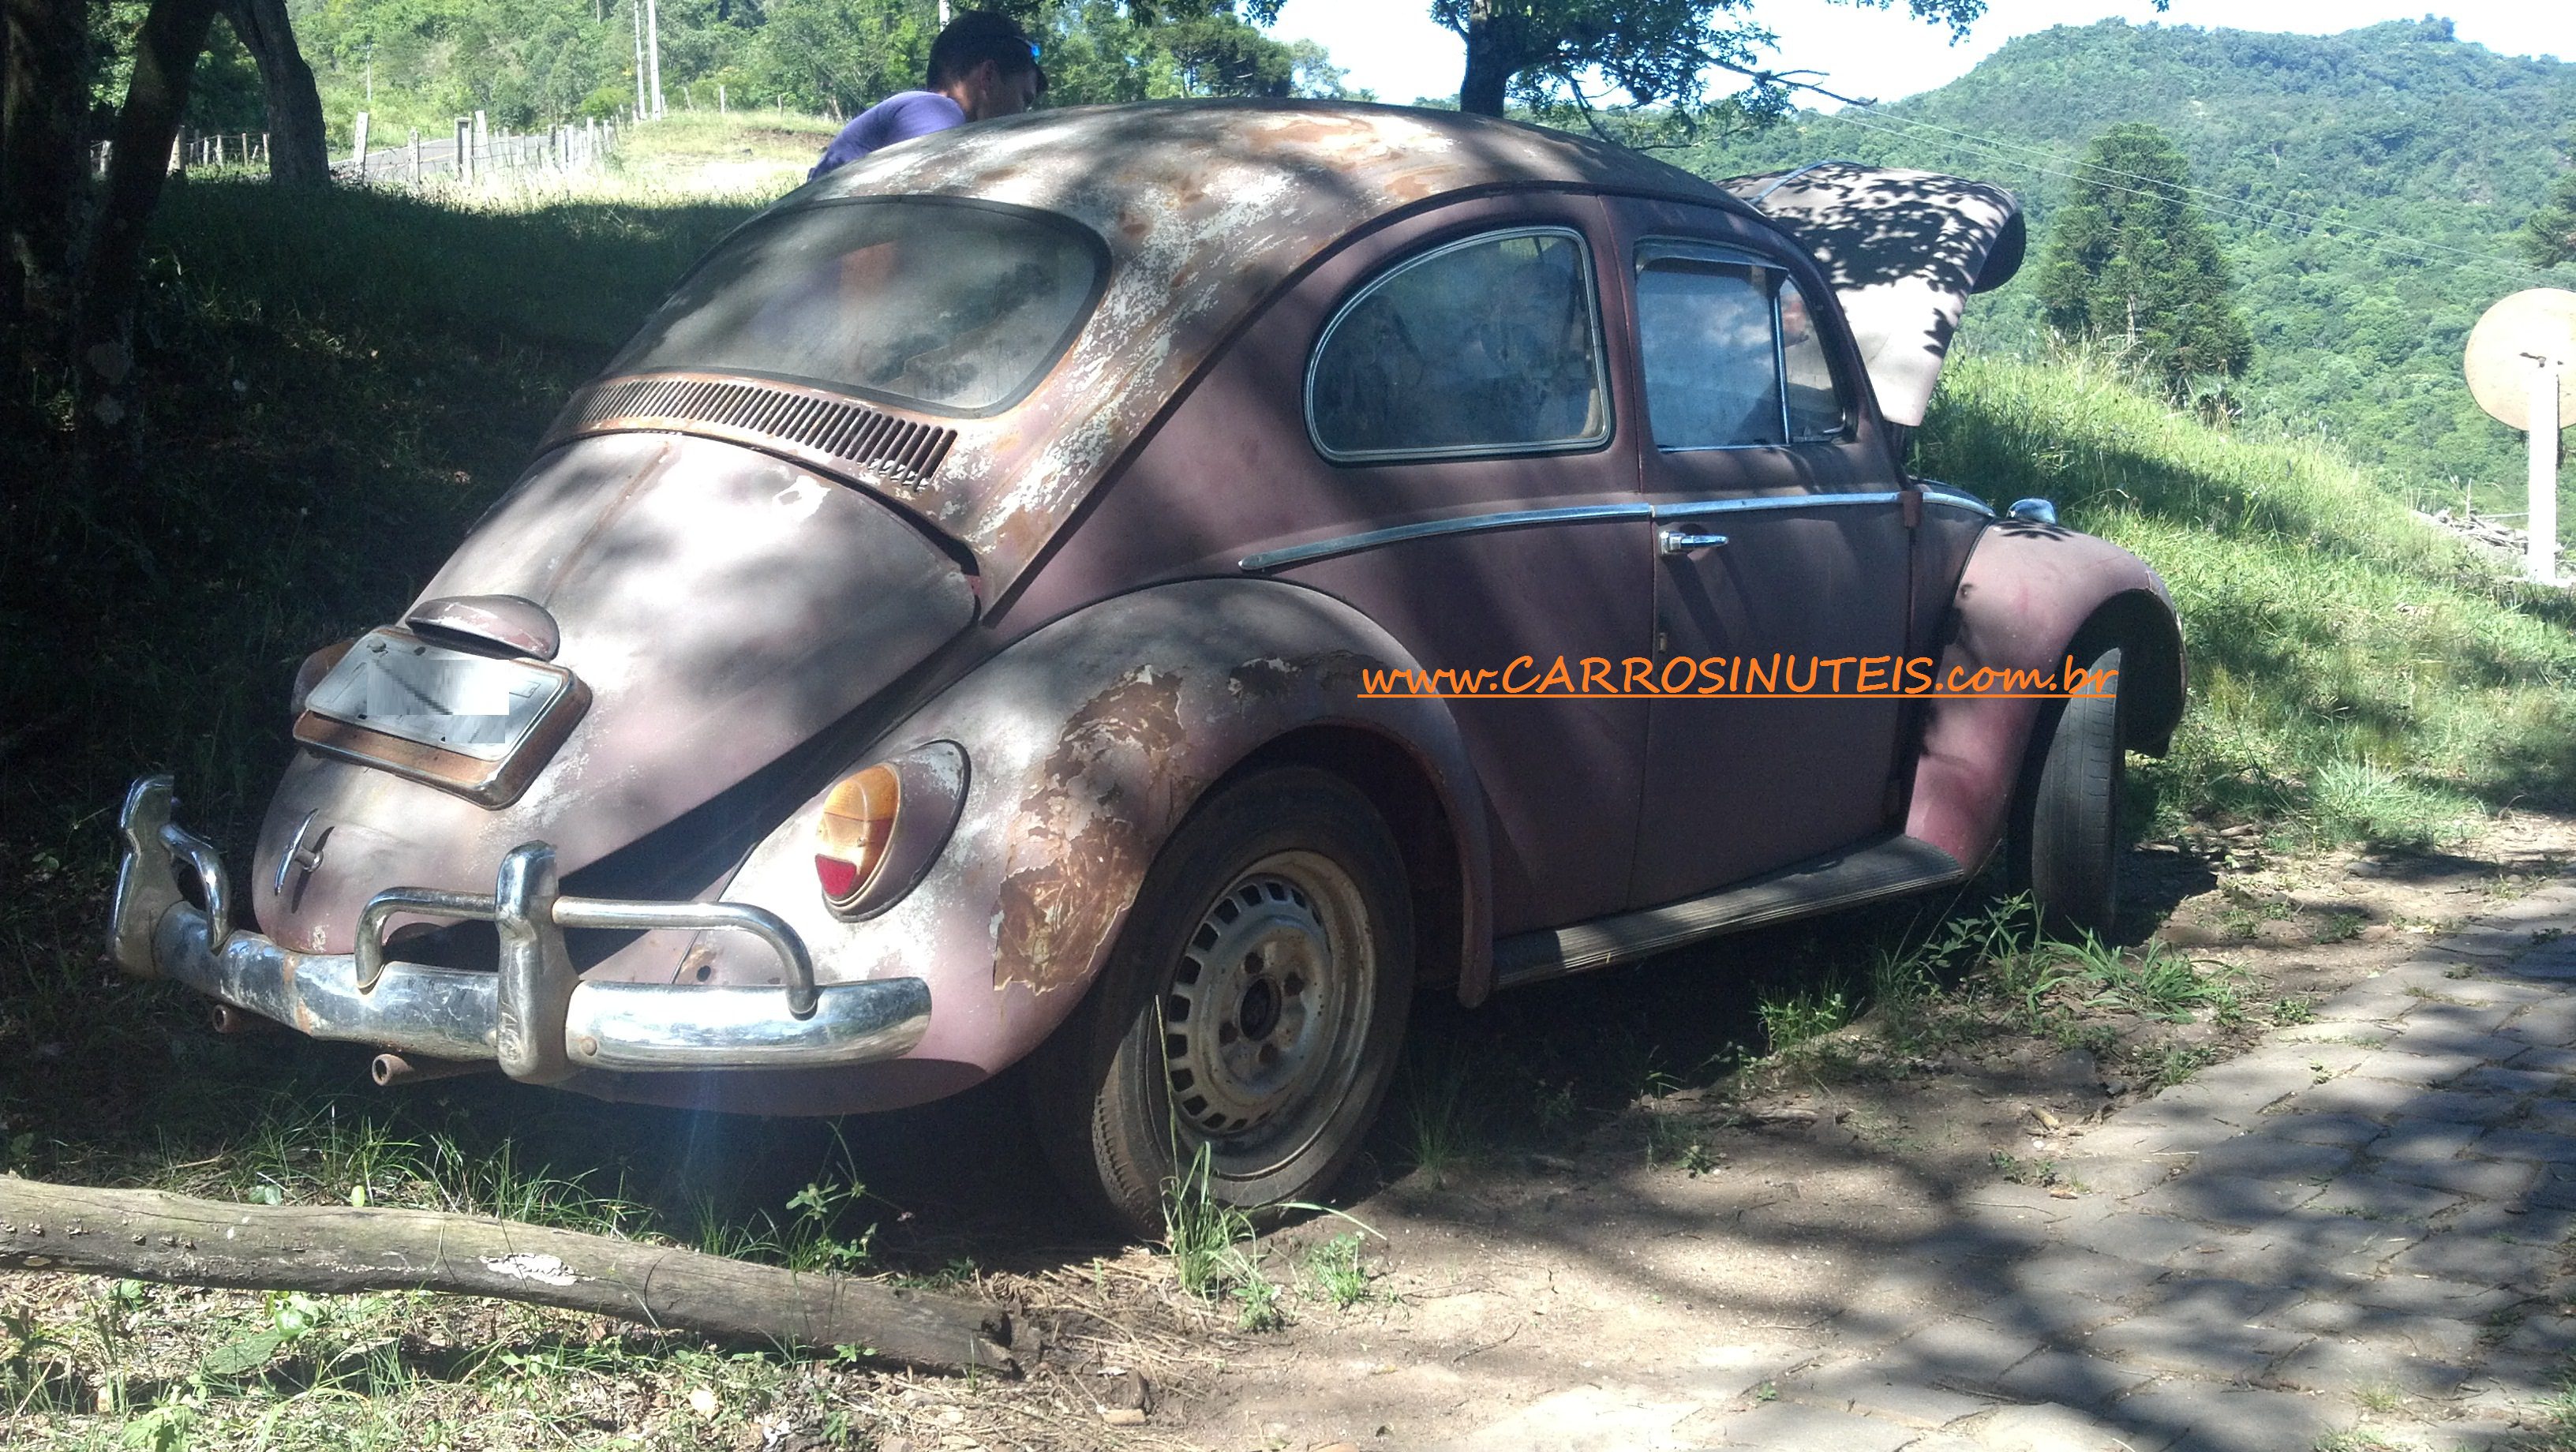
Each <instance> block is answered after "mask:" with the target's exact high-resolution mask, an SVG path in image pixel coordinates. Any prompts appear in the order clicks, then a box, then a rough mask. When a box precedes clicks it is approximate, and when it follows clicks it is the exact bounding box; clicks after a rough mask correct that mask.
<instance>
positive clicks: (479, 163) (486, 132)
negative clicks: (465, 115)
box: [474, 111, 492, 181]
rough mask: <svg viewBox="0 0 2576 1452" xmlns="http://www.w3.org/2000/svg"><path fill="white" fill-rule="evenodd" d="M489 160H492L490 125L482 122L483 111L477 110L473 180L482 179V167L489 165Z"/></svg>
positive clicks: (475, 114)
mask: <svg viewBox="0 0 2576 1452" xmlns="http://www.w3.org/2000/svg"><path fill="white" fill-rule="evenodd" d="M491 162H492V132H491V129H490V127H489V126H488V125H486V123H485V122H484V119H483V113H482V112H480V111H477V112H475V113H474V178H475V180H477V181H480V180H482V179H483V168H484V167H486V166H489V165H490V164H491Z"/></svg>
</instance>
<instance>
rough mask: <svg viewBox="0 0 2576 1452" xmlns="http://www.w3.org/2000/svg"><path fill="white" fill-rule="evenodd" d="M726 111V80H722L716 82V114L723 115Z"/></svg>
mask: <svg viewBox="0 0 2576 1452" xmlns="http://www.w3.org/2000/svg"><path fill="white" fill-rule="evenodd" d="M724 113H725V93H724V82H722V81H718V82H716V114H717V115H719V116H721V115H723V114H724Z"/></svg>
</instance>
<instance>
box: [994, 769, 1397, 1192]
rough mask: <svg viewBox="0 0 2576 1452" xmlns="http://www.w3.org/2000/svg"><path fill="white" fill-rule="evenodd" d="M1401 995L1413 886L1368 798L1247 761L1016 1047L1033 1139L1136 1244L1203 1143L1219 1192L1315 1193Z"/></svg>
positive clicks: (1382, 1080)
mask: <svg viewBox="0 0 2576 1452" xmlns="http://www.w3.org/2000/svg"><path fill="white" fill-rule="evenodd" d="M1412 998H1413V918H1412V908H1411V896H1410V893H1409V891H1408V888H1407V883H1406V878H1405V871H1404V859H1403V857H1402V855H1401V854H1400V853H1399V852H1398V850H1397V848H1396V845H1395V839H1394V836H1393V835H1392V834H1391V833H1390V832H1388V830H1387V827H1386V823H1385V821H1384V820H1383V819H1382V818H1381V817H1379V815H1378V813H1377V810H1376V809H1375V808H1374V807H1372V806H1371V805H1370V804H1369V801H1368V799H1367V798H1366V797H1364V796H1362V795H1361V794H1360V793H1359V791H1358V790H1357V789H1355V788H1353V787H1352V786H1351V785H1350V784H1349V783H1347V782H1345V781H1343V780H1342V779H1341V778H1339V777H1336V776H1333V775H1331V774H1330V773H1328V772H1323V771H1318V770H1315V769H1312V768H1309V767H1282V768H1278V769H1274V770H1269V771H1263V772H1261V773H1259V774H1257V775H1254V776H1250V777H1247V778H1245V779H1244V780H1242V781H1240V782H1237V783H1235V784H1233V785H1231V786H1228V787H1225V788H1223V789H1221V790H1220V791H1219V792H1217V793H1216V794H1215V795H1214V796H1213V797H1211V798H1210V799H1209V800H1207V801H1206V802H1204V803H1202V804H1201V805H1200V806H1199V807H1198V809H1197V810H1196V811H1194V812H1193V813H1192V815H1191V816H1190V818H1189V819H1188V820H1187V821H1185V822H1184V823H1182V824H1181V827H1180V830H1179V831H1177V832H1175V833H1173V834H1172V838H1171V840H1170V841H1169V842H1168V843H1167V844H1165V846H1164V848H1163V851H1162V854H1161V856H1159V857H1158V858H1156V859H1155V862H1154V865H1153V867H1152V869H1151V870H1150V871H1148V872H1147V873H1146V876H1145V883H1144V887H1143V888H1142V890H1141V891H1140V892H1139V893H1138V896H1137V902H1136V906H1135V908H1134V910H1133V911H1132V912H1130V913H1129V915H1128V919H1127V924H1126V927H1125V928H1124V929H1123V930H1122V931H1121V932H1120V933H1119V937H1118V943H1117V946H1116V947H1115V948H1114V949H1113V950H1112V951H1111V954H1110V958H1109V962H1108V964H1107V965H1106V966H1105V967H1104V968H1103V970H1102V972H1101V975H1100V978H1099V981H1098V982H1096V983H1094V984H1093V985H1092V986H1091V990H1090V992H1089V993H1088V995H1086V997H1085V998H1084V1000H1083V1002H1082V1004H1081V1005H1080V1006H1079V1007H1078V1008H1076V1009H1075V1010H1074V1013H1073V1016H1072V1017H1071V1018H1070V1019H1069V1020H1067V1021H1066V1023H1065V1024H1064V1025H1063V1026H1062V1027H1061V1028H1059V1029H1057V1030H1056V1032H1055V1033H1054V1034H1053V1035H1051V1036H1050V1037H1049V1038H1048V1040H1047V1041H1046V1042H1045V1043H1044V1044H1042V1045H1040V1046H1039V1048H1038V1050H1037V1052H1036V1053H1035V1054H1033V1055H1031V1056H1030V1064H1029V1075H1028V1079H1027V1083H1028V1087H1029V1096H1030V1103H1029V1108H1030V1114H1031V1118H1032V1120H1033V1121H1034V1123H1035V1125H1036V1128H1037V1131H1038V1138H1039V1142H1040V1143H1041V1144H1042V1145H1044V1147H1045V1149H1046V1153H1047V1158H1048V1159H1049V1161H1050V1162H1051V1163H1052V1164H1053V1166H1054V1168H1055V1170H1056V1173H1057V1174H1058V1176H1059V1177H1061V1178H1062V1179H1063V1180H1064V1182H1065V1187H1066V1188H1067V1189H1068V1190H1070V1191H1072V1192H1073V1195H1074V1197H1075V1198H1076V1199H1077V1200H1078V1201H1080V1202H1082V1203H1083V1204H1084V1205H1085V1206H1086V1207H1087V1208H1089V1209H1090V1210H1091V1211H1092V1212H1093V1213H1094V1214H1095V1215H1096V1216H1097V1217H1098V1218H1100V1219H1101V1220H1102V1221H1103V1222H1104V1223H1106V1224H1109V1225H1112V1226H1115V1227H1117V1228H1119V1229H1121V1230H1124V1231H1126V1232H1129V1233H1131V1234H1136V1235H1141V1236H1145V1237H1147V1238H1149V1239H1150V1238H1158V1237H1160V1236H1161V1235H1162V1233H1163V1229H1164V1223H1163V1203H1164V1194H1165V1190H1166V1187H1167V1186H1168V1185H1169V1184H1170V1183H1172V1182H1173V1181H1175V1180H1176V1179H1177V1178H1178V1177H1180V1176H1181V1175H1182V1174H1183V1173H1184V1172H1186V1171H1187V1170H1189V1169H1190V1167H1191V1165H1192V1163H1193V1161H1194V1160H1195V1158H1196V1156H1197V1154H1198V1152H1199V1150H1200V1149H1201V1147H1202V1146H1204V1147H1205V1148H1206V1149H1207V1151H1208V1156H1209V1185H1208V1188H1209V1190H1210V1192H1211V1194H1212V1195H1213V1197H1214V1198H1215V1199H1217V1200H1218V1201H1220V1202H1222V1203H1225V1204H1229V1205H1234V1206H1239V1207H1242V1208H1246V1209H1249V1208H1253V1207H1256V1206H1261V1205H1268V1204H1274V1203H1276V1202H1278V1201H1281V1200H1295V1199H1306V1198H1311V1197H1312V1196H1315V1195H1317V1194H1320V1193H1322V1192H1323V1191H1324V1190H1325V1189H1326V1188H1328V1187H1329V1186H1330V1185H1331V1183H1332V1181H1333V1179H1334V1178H1335V1177H1336V1176H1338V1175H1339V1174H1340V1173H1341V1172H1342V1170H1343V1168H1344V1167H1345V1166H1347V1165H1348V1164H1349V1163H1350V1160H1351V1157H1352V1156H1353V1155H1354V1154H1356V1153H1358V1151H1359V1148H1360V1142H1361V1139H1362V1137H1363V1136H1364V1135H1365V1134H1366V1133H1367V1130H1368V1127H1369V1124H1370V1122H1371V1121H1372V1120H1373V1119H1375V1118H1376V1116H1377V1111H1378V1106H1379V1104H1380V1103H1381V1102H1382V1101H1383V1100H1384V1099H1385V1097H1386V1088H1387V1083H1388V1081H1389V1080H1390V1079H1391V1078H1392V1077H1393V1076H1394V1071H1395V1063H1396V1059H1397V1057H1398V1052H1399V1050H1400V1048H1401V1047H1402V1044H1403V1042H1404V1023H1405V1015H1406V1012H1407V1010H1408V1009H1409V1008H1410V1006H1411V1003H1412ZM1256 1030H1257V1031H1258V1032H1257V1033H1256V1032H1255V1031H1256Z"/></svg>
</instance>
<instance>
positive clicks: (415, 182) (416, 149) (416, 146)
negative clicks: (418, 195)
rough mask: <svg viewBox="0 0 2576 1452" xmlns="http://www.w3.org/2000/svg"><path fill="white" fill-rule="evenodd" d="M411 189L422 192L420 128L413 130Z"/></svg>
mask: <svg viewBox="0 0 2576 1452" xmlns="http://www.w3.org/2000/svg"><path fill="white" fill-rule="evenodd" d="M411 189H412V190H413V191H419V190H420V128H419V127H417V126H415V127H413V128H411Z"/></svg>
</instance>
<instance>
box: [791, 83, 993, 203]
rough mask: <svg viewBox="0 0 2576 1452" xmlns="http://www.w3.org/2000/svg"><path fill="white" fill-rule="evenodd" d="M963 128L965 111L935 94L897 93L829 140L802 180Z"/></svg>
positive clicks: (854, 117) (927, 92) (870, 108)
mask: <svg viewBox="0 0 2576 1452" xmlns="http://www.w3.org/2000/svg"><path fill="white" fill-rule="evenodd" d="M965 124H966V108H964V107H963V106H960V105H958V104H957V103H956V102H954V101H952V100H949V99H948V98H947V97H946V96H943V95H941V94H939V93H938V92H937V91H897V92H895V93H894V94H893V95H891V96H888V97H886V98H885V99H884V100H882V101H879V102H877V103H876V104H875V105H873V106H870V107H869V108H868V109H866V110H864V111H861V112H860V113H859V114H857V115H856V116H853V117H851V118H850V124H849V125H847V126H844V127H842V128H841V134H840V135H838V136H835V137H833V138H832V144H831V145H829V146H826V147H824V148H823V159H822V160H821V161H818V162H816V163H814V169H813V170H812V171H809V172H807V173H805V179H806V180H807V181H812V180H813V179H814V178H816V177H818V176H821V175H822V174H823V173H825V172H827V171H830V170H832V169H833V168H835V167H843V166H848V165H849V164H850V163H851V162H854V161H856V160H858V159H859V158H860V157H862V156H865V155H867V154H868V153H869V152H871V151H875V150H877V149H879V148H881V147H887V146H892V145H894V144H895V143H896V142H898V141H910V140H911V139H912V138H914V137H916V136H928V135H929V134H930V133H931V132H933V131H945V130H947V129H948V128H949V127H951V126H963V125H965Z"/></svg>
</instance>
